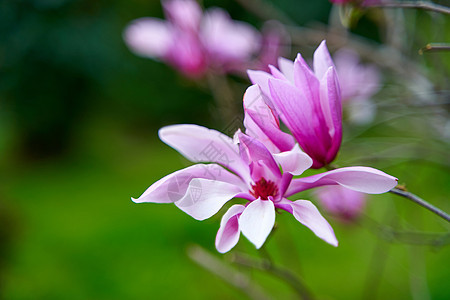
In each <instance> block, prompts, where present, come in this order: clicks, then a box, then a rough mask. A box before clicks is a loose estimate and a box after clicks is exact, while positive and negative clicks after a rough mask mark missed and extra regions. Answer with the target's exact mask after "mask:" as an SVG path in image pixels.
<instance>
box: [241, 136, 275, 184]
mask: <svg viewBox="0 0 450 300" xmlns="http://www.w3.org/2000/svg"><path fill="white" fill-rule="evenodd" d="M238 138H239V147H240V152H241V156H242V159H243V160H244V161H245V162H247V163H248V164H249V165H250V169H251V170H250V171H251V176H252V179H253V180H254V181H258V180H259V179H260V178H261V177H264V178H265V179H268V180H272V181H277V180H278V179H279V178H280V177H281V172H280V169H279V168H278V165H277V163H276V162H275V160H274V159H273V156H272V154H271V153H270V152H269V150H267V148H266V147H265V146H264V145H263V144H262V143H261V142H260V141H258V140H257V139H255V138H252V137H250V136H248V135H246V134H244V133H238Z"/></svg>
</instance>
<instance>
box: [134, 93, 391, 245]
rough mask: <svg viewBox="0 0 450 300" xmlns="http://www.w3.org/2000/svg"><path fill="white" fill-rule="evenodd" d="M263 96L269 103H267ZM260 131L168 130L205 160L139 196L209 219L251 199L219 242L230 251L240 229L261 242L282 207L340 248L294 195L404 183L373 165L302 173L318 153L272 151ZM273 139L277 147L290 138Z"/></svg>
mask: <svg viewBox="0 0 450 300" xmlns="http://www.w3.org/2000/svg"><path fill="white" fill-rule="evenodd" d="M256 89H259V88H258V87H257V86H253V87H251V88H250V91H247V93H246V97H248V95H249V93H250V94H256V93H257V90H256ZM256 101H257V102H259V104H261V105H264V103H263V101H260V100H258V99H257V100H256ZM255 103H256V102H255ZM259 104H258V105H259ZM262 108H263V107H262ZM263 109H266V110H267V109H268V110H270V108H268V107H266V108H263ZM248 120H249V119H248ZM247 124H253V123H251V121H249V123H247ZM275 127H276V126H275ZM274 130H278V129H277V128H275V129H274ZM250 134H252V135H253V136H251V135H250ZM256 135H257V133H254V132H253V131H252V130H251V128H250V129H249V128H247V130H246V133H242V132H240V131H238V132H236V134H235V138H234V139H232V138H230V137H228V136H226V135H224V134H222V133H220V132H218V131H215V130H211V129H207V128H205V127H201V126H197V125H173V126H168V127H164V128H162V129H161V130H160V131H159V136H160V138H161V140H162V141H164V142H165V143H166V144H168V145H169V146H171V147H172V148H174V149H176V150H177V151H178V152H180V153H181V154H182V155H184V156H185V157H186V158H187V159H189V160H191V161H193V162H197V163H199V164H196V165H193V166H191V167H188V168H185V169H182V170H179V171H176V172H174V173H172V174H170V175H167V176H166V177H164V178H162V179H160V180H159V181H157V182H156V183H154V184H152V185H151V186H150V187H149V188H148V189H147V190H146V191H145V192H144V193H143V194H142V195H141V196H140V197H139V198H137V199H133V201H134V202H136V203H142V202H152V203H175V205H176V206H177V207H178V208H180V209H181V210H183V211H184V212H186V213H187V214H189V215H190V216H192V217H193V218H195V219H197V220H204V219H207V218H210V217H212V216H213V215H215V214H216V213H217V212H218V211H219V210H220V209H221V208H222V207H223V206H224V205H225V204H226V203H227V202H228V201H230V200H231V199H233V198H241V199H245V200H246V203H245V204H235V205H233V206H231V207H230V208H229V209H228V210H227V212H226V213H225V214H224V216H223V217H222V221H221V224H220V228H219V231H218V233H217V236H216V248H217V250H218V251H219V252H222V253H224V252H227V251H229V250H230V249H232V248H233V247H234V246H235V245H236V244H237V242H238V240H239V236H240V233H242V234H243V235H244V236H245V237H247V239H248V240H249V241H250V242H252V243H253V244H254V245H255V246H256V247H257V248H260V247H261V246H262V245H263V243H264V241H265V240H266V238H267V236H268V235H269V233H270V232H271V230H272V228H273V226H274V222H275V209H276V208H278V209H281V210H285V211H287V212H289V213H291V214H293V215H294V217H295V218H296V219H297V220H298V221H299V222H300V223H302V224H303V225H305V226H307V227H308V228H309V229H311V230H312V231H313V232H314V233H315V234H316V235H317V236H318V237H319V238H321V239H323V240H324V241H326V242H327V243H329V244H331V245H333V246H337V244H338V242H337V240H336V237H335V235H334V232H333V229H332V228H331V226H330V225H329V224H328V222H327V221H326V220H325V219H324V218H323V217H322V215H321V214H320V212H319V211H318V210H317V208H316V207H315V206H314V205H313V204H312V203H311V202H310V201H307V200H297V201H291V200H288V197H290V196H293V195H295V194H296V193H298V192H301V191H304V190H308V189H311V188H315V187H320V186H329V185H339V186H343V187H345V188H348V189H352V190H355V191H360V192H365V193H373V194H378V193H384V192H387V191H389V190H390V189H392V188H393V187H394V186H395V185H396V184H397V179H396V178H394V177H392V176H390V175H387V174H385V173H383V172H381V171H379V170H376V169H373V168H368V167H348V168H341V169H336V170H333V171H328V172H324V173H320V174H317V175H313V176H309V177H303V178H302V177H300V178H294V176H298V175H301V174H302V173H303V172H304V171H305V170H306V169H308V168H310V167H311V165H312V164H313V161H312V159H311V158H310V157H309V156H308V155H307V154H305V153H304V152H302V151H301V150H300V148H299V146H298V145H297V144H293V147H292V148H291V149H289V150H286V151H278V152H275V153H274V152H271V151H270V150H269V149H268V148H267V147H266V146H265V145H264V142H268V141H267V140H266V141H260V140H259V139H258V138H256V137H255V136H256ZM280 138H281V139H283V138H284V137H280ZM271 143H272V141H270V143H269V145H272V146H274V147H276V146H275V145H276V144H283V142H280V143H278V141H275V143H273V144H271ZM204 162H210V163H209V164H203V163H204Z"/></svg>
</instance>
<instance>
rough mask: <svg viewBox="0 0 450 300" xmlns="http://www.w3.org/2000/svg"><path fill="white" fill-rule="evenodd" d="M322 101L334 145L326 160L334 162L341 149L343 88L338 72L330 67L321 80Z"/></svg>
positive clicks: (329, 150)
mask: <svg viewBox="0 0 450 300" xmlns="http://www.w3.org/2000/svg"><path fill="white" fill-rule="evenodd" d="M320 103H321V105H322V111H323V112H324V115H325V121H326V123H327V126H328V129H329V133H330V135H331V136H332V145H331V147H330V148H329V149H328V153H327V156H326V162H327V163H329V162H332V161H333V160H334V158H335V157H336V155H337V152H338V151H339V148H340V146H341V141H342V103H341V90H340V87H339V82H338V79H337V74H336V72H335V69H334V68H333V67H330V68H329V69H328V70H327V72H326V73H325V76H324V78H323V80H322V81H321V82H320Z"/></svg>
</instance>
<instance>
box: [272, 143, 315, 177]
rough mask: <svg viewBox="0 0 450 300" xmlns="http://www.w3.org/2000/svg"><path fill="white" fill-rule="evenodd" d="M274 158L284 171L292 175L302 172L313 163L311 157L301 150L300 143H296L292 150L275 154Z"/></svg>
mask: <svg viewBox="0 0 450 300" xmlns="http://www.w3.org/2000/svg"><path fill="white" fill-rule="evenodd" d="M273 158H274V159H275V161H276V162H277V163H279V164H280V166H281V169H282V170H283V172H289V173H291V174H292V175H300V174H302V173H303V172H304V171H306V170H307V169H309V168H310V167H311V166H312V164H313V161H312V159H311V157H309V156H308V154H306V153H305V152H303V151H302V150H300V147H299V146H298V144H295V146H294V148H293V149H292V150H290V151H285V152H281V153H275V154H273Z"/></svg>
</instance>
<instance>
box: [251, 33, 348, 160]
mask: <svg viewBox="0 0 450 300" xmlns="http://www.w3.org/2000/svg"><path fill="white" fill-rule="evenodd" d="M278 65H279V68H280V70H278V69H277V68H275V67H272V66H270V70H271V73H270V74H269V73H266V72H263V71H252V70H249V71H248V76H249V77H250V80H251V81H252V83H253V84H258V85H259V86H260V88H261V90H262V92H263V93H264V95H265V96H266V97H267V98H268V99H269V103H270V106H271V108H272V109H273V110H274V111H276V113H277V114H278V115H279V117H280V118H281V120H282V121H283V123H284V124H285V125H286V126H287V128H288V129H289V130H290V131H291V133H292V134H293V136H294V137H295V139H296V140H297V142H298V143H299V145H300V147H301V148H302V149H303V151H305V152H306V153H307V154H308V155H309V156H310V157H311V158H312V159H313V166H312V167H313V168H321V167H323V166H324V165H327V164H329V163H330V162H332V161H333V160H334V159H335V157H336V155H337V153H338V151H339V148H340V145H341V140H342V104H341V92H340V88H339V83H338V78H337V75H336V71H335V66H334V64H333V61H332V59H331V56H330V54H329V53H328V49H327V47H326V44H325V41H323V42H322V43H321V44H320V46H319V47H318V48H317V50H316V51H315V52H314V72H313V71H312V70H311V69H310V68H309V66H308V64H307V63H306V62H305V60H304V59H303V58H302V56H301V55H300V54H298V55H297V58H296V59H295V61H294V62H292V61H289V60H287V59H284V58H280V60H279V62H278Z"/></svg>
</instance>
